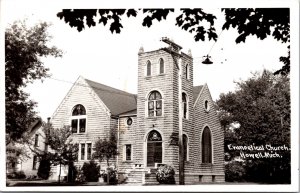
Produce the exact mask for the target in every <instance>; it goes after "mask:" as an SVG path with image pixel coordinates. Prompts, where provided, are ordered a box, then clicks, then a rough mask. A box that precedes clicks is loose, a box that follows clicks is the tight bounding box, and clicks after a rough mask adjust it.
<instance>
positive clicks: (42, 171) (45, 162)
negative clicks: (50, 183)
mask: <svg viewBox="0 0 300 193" xmlns="http://www.w3.org/2000/svg"><path fill="white" fill-rule="evenodd" d="M50 170H51V163H50V160H49V159H47V158H46V157H42V159H41V161H40V165H39V168H38V172H37V175H38V177H40V178H42V179H44V180H47V179H48V178H49V176H50Z"/></svg>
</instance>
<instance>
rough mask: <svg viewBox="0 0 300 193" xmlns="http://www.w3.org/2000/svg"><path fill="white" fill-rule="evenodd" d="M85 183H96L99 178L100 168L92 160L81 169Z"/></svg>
mask: <svg viewBox="0 0 300 193" xmlns="http://www.w3.org/2000/svg"><path fill="white" fill-rule="evenodd" d="M81 170H82V173H83V175H84V176H85V179H86V181H88V182H98V178H99V176H100V166H99V165H98V164H97V163H95V162H94V161H93V160H92V161H90V162H85V163H84V164H83V166H82V168H81Z"/></svg>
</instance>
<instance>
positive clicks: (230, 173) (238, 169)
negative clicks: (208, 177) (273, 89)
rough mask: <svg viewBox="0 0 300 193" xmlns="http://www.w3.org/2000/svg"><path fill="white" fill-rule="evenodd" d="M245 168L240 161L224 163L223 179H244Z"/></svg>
mask: <svg viewBox="0 0 300 193" xmlns="http://www.w3.org/2000/svg"><path fill="white" fill-rule="evenodd" d="M245 174H246V170H245V168H244V166H243V164H242V163H241V162H237V161H232V162H229V163H227V164H225V181H226V182H241V181H244V180H245Z"/></svg>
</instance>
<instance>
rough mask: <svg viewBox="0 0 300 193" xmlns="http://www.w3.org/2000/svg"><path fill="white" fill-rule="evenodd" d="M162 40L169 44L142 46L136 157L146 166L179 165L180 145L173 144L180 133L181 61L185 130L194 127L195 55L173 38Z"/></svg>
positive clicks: (139, 66)
mask: <svg viewBox="0 0 300 193" xmlns="http://www.w3.org/2000/svg"><path fill="white" fill-rule="evenodd" d="M161 41H163V42H165V43H166V44H168V46H167V47H163V48H159V49H157V50H154V51H144V48H142V47H141V48H140V49H139V52H138V94H137V95H138V96H137V130H136V136H137V139H136V154H137V156H136V158H137V159H138V160H137V161H138V162H140V163H142V164H143V166H144V167H145V168H151V167H155V166H156V165H157V164H159V163H165V164H172V165H175V166H176V165H178V146H176V145H172V144H171V136H172V135H174V133H177V135H178V113H179V110H178V109H179V96H178V94H179V93H178V67H179V66H178V65H181V68H182V72H183V73H182V74H183V75H182V91H183V92H182V93H181V95H182V96H184V100H185V102H184V104H185V106H182V108H183V112H184V115H183V119H184V120H183V128H184V132H189V131H191V128H190V127H192V120H191V119H192V117H193V111H192V108H193V106H192V105H193V104H192V101H193V98H192V97H193V95H192V94H193V63H192V57H191V56H190V55H188V54H185V53H183V52H182V51H181V50H182V47H181V46H180V45H178V44H177V43H175V42H174V41H172V40H170V39H169V38H166V37H163V38H162V39H161ZM185 130H186V131H185ZM155 136H159V137H157V139H159V140H158V141H157V140H156V141H153V139H156V138H155ZM153 144H155V145H153Z"/></svg>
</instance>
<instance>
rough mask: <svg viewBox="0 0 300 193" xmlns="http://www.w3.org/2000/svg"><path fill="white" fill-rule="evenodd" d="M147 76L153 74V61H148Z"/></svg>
mask: <svg viewBox="0 0 300 193" xmlns="http://www.w3.org/2000/svg"><path fill="white" fill-rule="evenodd" d="M147 76H151V62H150V61H149V60H148V61H147Z"/></svg>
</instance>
